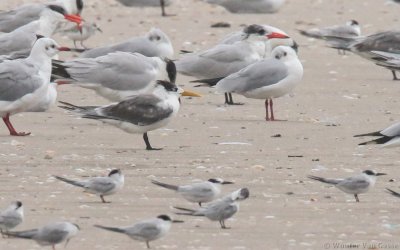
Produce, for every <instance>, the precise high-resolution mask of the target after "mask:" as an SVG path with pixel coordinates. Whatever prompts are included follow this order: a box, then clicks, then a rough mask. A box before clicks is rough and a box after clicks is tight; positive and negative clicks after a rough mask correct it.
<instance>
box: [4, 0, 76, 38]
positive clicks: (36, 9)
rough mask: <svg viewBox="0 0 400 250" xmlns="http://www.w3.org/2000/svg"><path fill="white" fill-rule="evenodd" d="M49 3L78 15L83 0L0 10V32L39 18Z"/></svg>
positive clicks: (62, 0)
mask: <svg viewBox="0 0 400 250" xmlns="http://www.w3.org/2000/svg"><path fill="white" fill-rule="evenodd" d="M49 5H57V6H59V7H62V8H64V9H65V11H66V14H69V15H80V13H81V12H82V9H83V0H59V1H51V2H48V3H46V4H43V3H35V4H25V5H22V6H20V7H18V8H16V9H13V10H9V11H0V32H11V31H13V30H15V29H17V28H19V27H21V26H24V25H26V24H28V23H30V22H32V21H35V20H37V19H39V17H40V13H41V12H42V11H43V10H44V9H46V7H48V6H49Z"/></svg>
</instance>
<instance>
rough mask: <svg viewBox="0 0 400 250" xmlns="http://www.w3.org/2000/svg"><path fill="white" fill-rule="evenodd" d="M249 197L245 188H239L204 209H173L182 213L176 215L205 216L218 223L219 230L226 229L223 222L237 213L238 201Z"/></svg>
mask: <svg viewBox="0 0 400 250" xmlns="http://www.w3.org/2000/svg"><path fill="white" fill-rule="evenodd" d="M249 196H250V192H249V190H248V189H247V188H241V189H239V190H236V191H235V192H233V193H231V194H229V195H227V196H225V197H223V198H221V199H219V200H216V201H213V202H211V203H210V204H208V205H207V206H206V207H201V208H198V209H196V210H193V209H187V208H182V207H174V208H175V209H177V210H181V211H183V212H177V213H176V214H181V215H191V216H205V217H206V218H208V219H210V220H212V221H219V223H220V225H221V228H223V229H227V228H228V227H226V226H225V220H227V219H229V218H231V217H232V216H233V215H234V214H236V213H237V212H238V211H239V203H238V201H242V200H245V199H247V198H248V197H249Z"/></svg>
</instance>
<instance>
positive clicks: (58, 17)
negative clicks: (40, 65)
mask: <svg viewBox="0 0 400 250" xmlns="http://www.w3.org/2000/svg"><path fill="white" fill-rule="evenodd" d="M64 19H67V20H69V21H71V22H74V23H78V24H79V23H80V22H81V21H82V19H81V18H80V17H78V16H73V15H68V14H66V12H65V9H64V8H62V7H60V6H57V5H49V6H48V7H46V8H44V9H43V11H42V12H41V14H40V18H39V20H36V21H33V22H30V23H28V24H26V25H24V26H22V27H20V28H18V29H16V30H14V31H12V32H10V33H3V34H0V55H7V56H8V58H21V57H27V56H28V55H29V53H30V51H31V49H32V46H33V44H34V43H35V42H36V40H37V38H38V35H40V36H44V37H51V36H52V34H53V33H54V31H55V29H56V28H57V25H58V24H59V22H60V21H62V20H64Z"/></svg>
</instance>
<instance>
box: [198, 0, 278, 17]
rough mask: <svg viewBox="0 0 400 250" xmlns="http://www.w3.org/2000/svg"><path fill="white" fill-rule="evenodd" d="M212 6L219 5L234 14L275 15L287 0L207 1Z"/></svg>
mask: <svg viewBox="0 0 400 250" xmlns="http://www.w3.org/2000/svg"><path fill="white" fill-rule="evenodd" d="M205 1H206V2H208V3H210V4H217V5H220V6H222V7H224V8H225V9H227V10H228V11H229V12H232V13H255V14H265V13H275V12H277V11H278V10H279V9H280V8H281V7H282V5H283V4H284V3H285V0H246V1H243V0H205Z"/></svg>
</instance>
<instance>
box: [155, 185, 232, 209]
mask: <svg viewBox="0 0 400 250" xmlns="http://www.w3.org/2000/svg"><path fill="white" fill-rule="evenodd" d="M151 183H153V184H155V185H158V186H160V187H164V188H167V189H171V190H174V191H176V192H177V193H178V194H180V195H181V196H182V197H183V198H184V199H185V200H187V201H189V202H194V203H198V204H199V206H200V207H201V203H205V202H210V201H213V200H215V199H216V198H217V197H218V195H219V194H220V193H221V185H226V184H233V182H230V181H224V180H222V179H220V178H212V179H209V180H208V181H204V182H199V183H194V184H188V185H182V186H175V185H170V184H166V183H162V182H159V181H155V180H152V181H151Z"/></svg>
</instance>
